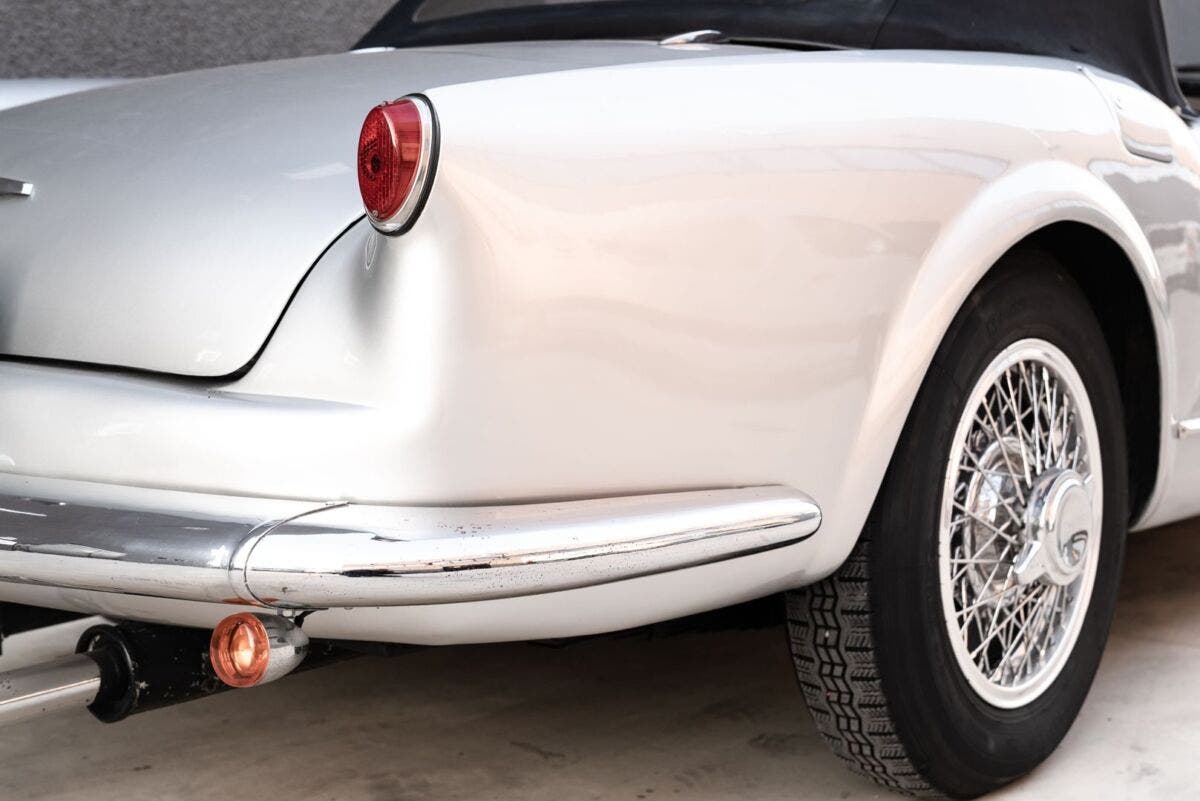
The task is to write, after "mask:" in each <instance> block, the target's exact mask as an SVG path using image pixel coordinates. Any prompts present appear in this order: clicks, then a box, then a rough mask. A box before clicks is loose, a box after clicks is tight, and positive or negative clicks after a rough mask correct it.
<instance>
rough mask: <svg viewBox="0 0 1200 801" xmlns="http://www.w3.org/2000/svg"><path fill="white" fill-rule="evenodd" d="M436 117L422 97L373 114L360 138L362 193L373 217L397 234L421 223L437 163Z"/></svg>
mask: <svg viewBox="0 0 1200 801" xmlns="http://www.w3.org/2000/svg"><path fill="white" fill-rule="evenodd" d="M432 150H433V114H432V112H431V111H430V109H429V106H428V105H427V104H426V102H425V100H424V99H423V98H420V97H406V98H402V99H400V100H397V101H395V102H392V103H384V104H382V105H379V106H376V107H375V108H373V109H371V111H370V113H369V114H367V118H366V120H364V121H363V127H362V133H361V134H360V135H359V138H358V188H359V191H361V192H362V199H363V205H364V206H366V209H367V216H368V217H370V218H371V222H372V223H373V224H374V225H375V227H376V228H378V229H379V230H381V231H386V232H388V233H395V232H398V231H401V230H403V229H405V228H407V227H408V226H409V225H410V224H411V223H412V222H413V220H414V219H415V217H416V212H417V211H419V209H420V204H421V202H422V201H423V199H424V191H425V184H426V183H427V181H428V178H429V172H430V163H431V160H432V157H433V153H432Z"/></svg>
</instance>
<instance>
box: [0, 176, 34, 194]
mask: <svg viewBox="0 0 1200 801" xmlns="http://www.w3.org/2000/svg"><path fill="white" fill-rule="evenodd" d="M32 194H33V184H31V183H28V182H27V181H15V180H13V179H12V178H0V195H16V196H18V197H29V196H30V195H32Z"/></svg>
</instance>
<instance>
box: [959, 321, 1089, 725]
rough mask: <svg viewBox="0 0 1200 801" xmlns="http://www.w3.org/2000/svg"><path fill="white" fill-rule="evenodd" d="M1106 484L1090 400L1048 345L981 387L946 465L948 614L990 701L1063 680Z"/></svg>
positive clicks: (1006, 354) (1011, 351) (1027, 351)
mask: <svg viewBox="0 0 1200 801" xmlns="http://www.w3.org/2000/svg"><path fill="white" fill-rule="evenodd" d="M1102 488H1103V477H1102V475H1101V467H1100V452H1099V439H1098V435H1097V430H1096V422H1095V418H1094V416H1093V414H1092V408H1091V404H1090V402H1089V400H1088V396H1087V390H1086V388H1085V387H1084V385H1083V381H1082V379H1081V378H1080V377H1079V374H1078V372H1077V371H1076V370H1075V368H1074V366H1073V365H1072V364H1071V362H1070V360H1069V359H1068V358H1067V356H1066V355H1065V354H1064V353H1063V352H1062V351H1061V350H1059V349H1058V348H1057V347H1055V346H1054V345H1053V344H1051V343H1049V342H1046V341H1044V340H1039V339H1026V340H1022V341H1020V342H1017V343H1015V344H1013V345H1011V346H1010V347H1008V348H1006V349H1005V350H1004V351H1003V352H1002V353H1000V354H999V355H998V356H997V357H996V358H995V359H994V360H993V361H992V363H991V364H990V365H989V366H988V367H987V368H986V369H985V370H984V371H983V374H982V375H981V376H980V378H979V380H978V381H977V382H976V385H975V387H974V388H973V390H972V392H971V394H970V396H969V397H968V400H967V404H966V406H965V408H964V411H963V415H962V418H961V420H960V422H959V425H958V428H957V430H956V432H955V437H954V442H953V445H952V447H951V453H950V455H949V459H948V460H947V465H946V480H945V486H944V488H943V494H942V510H941V525H940V534H939V548H938V554H939V571H940V585H941V595H942V610H943V613H944V615H945V619H946V627H947V632H948V633H949V635H950V642H951V644H952V647H953V649H954V655H955V658H956V661H957V663H958V666H959V668H960V669H961V670H962V673H963V675H964V677H965V678H966V679H967V681H968V682H969V683H970V685H971V687H972V688H973V689H974V690H975V691H976V692H977V693H978V694H979V695H980V696H981V697H982V698H983V699H984V700H985V701H987V702H988V703H991V704H993V705H995V706H999V707H1003V708H1015V707H1019V706H1024V705H1025V704H1028V703H1029V702H1031V701H1032V700H1034V699H1035V698H1037V697H1038V696H1039V695H1041V694H1042V693H1043V692H1044V691H1045V690H1046V689H1047V688H1048V687H1049V686H1050V685H1051V684H1052V683H1053V682H1054V679H1055V678H1057V676H1058V674H1059V673H1060V672H1061V671H1062V667H1063V665H1064V664H1065V663H1066V661H1067V659H1068V658H1069V657H1070V653H1071V649H1072V648H1073V647H1074V644H1075V641H1076V640H1077V639H1078V636H1079V630H1080V629H1081V628H1082V625H1083V620H1084V617H1085V615H1086V613H1087V605H1088V600H1089V598H1090V597H1091V591H1092V584H1093V583H1094V580H1095V575H1096V565H1097V559H1098V554H1099V547H1100V525H1101V521H1102V519H1103V518H1102V511H1103V510H1102V508H1101V506H1102V500H1103V492H1102Z"/></svg>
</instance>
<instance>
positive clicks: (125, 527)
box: [0, 487, 821, 609]
mask: <svg viewBox="0 0 1200 801" xmlns="http://www.w3.org/2000/svg"><path fill="white" fill-rule="evenodd" d="M0 520H2V522H3V531H4V535H3V536H2V537H0V581H10V582H19V583H27V584H39V585H46V586H51V587H59V588H68V589H76V590H93V591H100V592H117V593H124V594H133V595H145V596H150V597H155V598H169V599H176V600H190V601H209V602H214V601H215V602H227V603H242V604H253V605H258V606H264V607H273V608H279V609H323V608H329V607H355V606H407V605H415V604H437V603H456V602H463V601H477V600H487V599H496V598H513V597H519V596H525V595H535V594H539V593H543V592H551V591H555V590H564V589H574V588H579V587H586V586H592V585H597V584H604V583H608V582H613V581H620V580H623V579H629V578H635V577H638V576H645V575H650V574H654V573H662V572H667V571H671V570H678V569H681V568H685V567H694V566H697V565H702V564H707V563H711V562H717V561H722V560H725V559H731V558H734V557H737V556H744V555H749V554H752V553H757V552H760V551H763V550H768V549H772V548H779V547H783V546H786V545H791V544H793V543H797V542H800V541H801V540H804V539H806V538H807V537H809V536H811V535H812V534H813V533H814V532H816V530H817V528H818V526H819V525H820V522H821V512H820V510H819V509H818V507H817V505H816V504H815V503H813V501H812V500H810V499H809V498H808V497H807V496H805V495H804V494H803V493H800V492H798V491H797V490H794V489H791V488H788V487H749V488H742V489H729V490H711V491H699V492H673V493H663V494H656V495H644V496H632V497H621V498H605V499H596V500H582V501H568V502H561V503H538V504H519V505H508V506H485V507H450V508H445V507H442V508H435V507H373V506H359V505H346V504H342V505H327V506H324V507H317V508H315V509H311V510H309V511H306V512H301V513H299V514H297V515H295V516H293V517H291V518H288V519H273V520H272V519H250V518H247V517H244V516H225V517H219V518H214V517H213V516H210V515H205V514H199V513H196V514H192V513H174V512H162V511H148V510H143V509H136V508H114V507H112V506H109V505H104V504H102V503H99V502H89V503H81V504H73V503H72V504H68V503H64V502H61V501H56V500H46V499H34V498H23V497H16V496H12V495H0Z"/></svg>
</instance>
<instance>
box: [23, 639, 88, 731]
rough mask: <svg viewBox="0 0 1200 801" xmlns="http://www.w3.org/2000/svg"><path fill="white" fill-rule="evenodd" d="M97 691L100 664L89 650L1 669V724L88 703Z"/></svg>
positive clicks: (75, 707) (76, 707) (74, 707)
mask: <svg viewBox="0 0 1200 801" xmlns="http://www.w3.org/2000/svg"><path fill="white" fill-rule="evenodd" d="M99 691H100V665H99V664H97V662H96V660H94V659H92V657H91V656H90V655H88V654H72V655H71V656H67V657H63V658H62V659H57V660H55V661H53V662H47V663H46V664H44V665H32V666H30V667H26V668H20V669H18V670H13V671H10V672H8V673H0V726H7V725H9V724H12V723H21V722H22V721H26V720H30V719H32V718H36V717H40V716H42V715H46V714H49V713H51V712H57V711H59V710H60V709H78V708H79V707H81V706H87V705H88V704H91V703H92V702H93V701H94V700H95V698H96V694H97V693H98V692H99Z"/></svg>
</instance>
